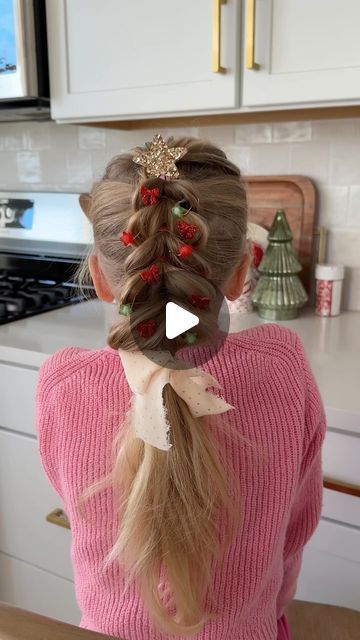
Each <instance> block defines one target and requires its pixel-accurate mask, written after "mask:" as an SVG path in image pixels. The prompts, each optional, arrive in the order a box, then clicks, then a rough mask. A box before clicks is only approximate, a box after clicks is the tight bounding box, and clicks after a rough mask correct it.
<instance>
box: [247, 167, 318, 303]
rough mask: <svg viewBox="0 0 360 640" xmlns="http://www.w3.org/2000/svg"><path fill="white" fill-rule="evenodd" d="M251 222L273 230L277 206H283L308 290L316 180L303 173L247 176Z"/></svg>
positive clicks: (311, 259) (310, 276)
mask: <svg viewBox="0 0 360 640" xmlns="http://www.w3.org/2000/svg"><path fill="white" fill-rule="evenodd" d="M244 180H245V184H246V187H247V193H248V204H249V222H255V223H256V224H260V225H261V226H263V227H265V228H266V229H270V227H271V224H272V221H273V219H274V216H275V213H276V210H277V209H284V211H285V213H286V218H287V220H288V223H289V225H290V229H291V231H292V233H293V247H294V250H295V253H296V256H297V258H298V259H299V261H300V263H301V265H302V267H303V271H302V272H301V274H300V277H301V280H302V282H303V284H304V286H305V288H306V290H307V291H309V290H310V286H311V282H312V279H313V265H314V255H313V243H314V231H315V228H314V225H315V214H316V190H315V185H314V183H313V182H312V181H311V180H310V179H309V178H305V177H304V176H246V177H245V178H244Z"/></svg>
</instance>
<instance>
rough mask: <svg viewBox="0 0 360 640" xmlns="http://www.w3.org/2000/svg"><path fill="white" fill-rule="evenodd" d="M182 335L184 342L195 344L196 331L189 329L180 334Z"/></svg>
mask: <svg viewBox="0 0 360 640" xmlns="http://www.w3.org/2000/svg"><path fill="white" fill-rule="evenodd" d="M182 337H183V338H184V340H185V342H186V344H195V342H196V341H197V335H196V333H191V331H186V333H183V334H182Z"/></svg>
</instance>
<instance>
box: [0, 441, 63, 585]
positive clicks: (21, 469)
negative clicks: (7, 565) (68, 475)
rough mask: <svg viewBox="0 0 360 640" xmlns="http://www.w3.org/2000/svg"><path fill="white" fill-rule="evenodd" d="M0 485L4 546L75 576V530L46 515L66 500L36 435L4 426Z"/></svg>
mask: <svg viewBox="0 0 360 640" xmlns="http://www.w3.org/2000/svg"><path fill="white" fill-rule="evenodd" d="M0 487H1V488H2V491H0V518H1V525H0V551H3V552H4V553H6V554H8V555H10V556H13V557H15V558H19V559H20V560H24V561H26V562H28V563H30V564H32V565H35V566H37V567H39V568H40V569H44V570H45V571H51V572H52V573H54V574H56V575H57V576H59V577H62V578H67V579H68V580H73V571H72V566H71V558H70V548H71V531H69V529H65V528H64V527H59V526H55V525H54V524H51V523H49V522H47V521H46V516H47V514H48V513H50V511H53V510H54V509H55V508H56V507H62V505H61V501H60V498H59V497H58V495H57V494H56V493H55V491H54V490H53V488H52V486H51V485H50V483H49V481H48V479H47V477H46V475H45V472H44V470H43V468H42V466H41V461H40V457H39V454H38V450H37V441H36V440H35V438H31V437H30V436H24V435H21V434H18V433H11V432H7V431H2V430H1V429H0Z"/></svg>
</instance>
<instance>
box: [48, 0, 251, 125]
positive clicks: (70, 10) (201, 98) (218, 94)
mask: <svg viewBox="0 0 360 640" xmlns="http://www.w3.org/2000/svg"><path fill="white" fill-rule="evenodd" d="M239 5H240V0H181V1H179V0H122V1H120V0H47V22H48V41H49V56H50V83H51V108H52V116H53V118H55V119H60V120H61V119H80V118H83V119H84V120H92V119H115V118H119V117H131V116H141V115H146V114H152V115H155V114H165V113H171V114H173V113H174V112H179V113H181V112H189V111H193V110H201V111H206V110H214V109H226V108H234V107H236V106H238V94H239V89H238V76H239V65H238V59H239V55H238V42H239V31H240V25H239V20H240V12H239ZM217 49H218V50H217Z"/></svg>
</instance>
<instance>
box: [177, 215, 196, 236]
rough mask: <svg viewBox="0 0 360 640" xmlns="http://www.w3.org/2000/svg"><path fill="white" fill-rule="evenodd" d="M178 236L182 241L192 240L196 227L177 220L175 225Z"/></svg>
mask: <svg viewBox="0 0 360 640" xmlns="http://www.w3.org/2000/svg"><path fill="white" fill-rule="evenodd" d="M177 228H178V231H179V235H180V236H181V238H182V239H183V240H192V239H193V237H194V235H195V233H196V232H197V226H196V225H195V224H189V223H188V222H185V220H179V222H178V223H177Z"/></svg>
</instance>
